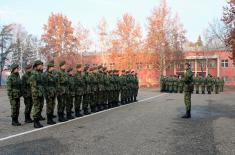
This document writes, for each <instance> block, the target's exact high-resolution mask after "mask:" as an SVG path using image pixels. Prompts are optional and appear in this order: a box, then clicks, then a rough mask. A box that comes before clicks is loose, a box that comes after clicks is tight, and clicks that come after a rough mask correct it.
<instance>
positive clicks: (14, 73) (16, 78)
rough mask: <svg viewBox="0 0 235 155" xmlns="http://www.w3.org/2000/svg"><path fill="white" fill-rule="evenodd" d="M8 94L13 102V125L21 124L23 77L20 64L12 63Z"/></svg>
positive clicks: (11, 102) (8, 79)
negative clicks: (21, 77)
mask: <svg viewBox="0 0 235 155" xmlns="http://www.w3.org/2000/svg"><path fill="white" fill-rule="evenodd" d="M7 94H8V97H9V100H10V104H11V118H12V125H13V126H20V125H21V123H19V121H18V117H19V111H20V97H21V79H20V75H19V65H17V64H12V65H11V74H10V75H9V76H8V78H7Z"/></svg>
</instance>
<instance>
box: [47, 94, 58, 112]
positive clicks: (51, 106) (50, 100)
mask: <svg viewBox="0 0 235 155" xmlns="http://www.w3.org/2000/svg"><path fill="white" fill-rule="evenodd" d="M55 98H56V97H55V96H52V97H46V113H47V115H53V114H54V110H55Z"/></svg>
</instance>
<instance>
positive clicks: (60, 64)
mask: <svg viewBox="0 0 235 155" xmlns="http://www.w3.org/2000/svg"><path fill="white" fill-rule="evenodd" d="M59 66H60V69H61V70H65V69H66V62H65V61H64V60H62V61H60V63H59Z"/></svg>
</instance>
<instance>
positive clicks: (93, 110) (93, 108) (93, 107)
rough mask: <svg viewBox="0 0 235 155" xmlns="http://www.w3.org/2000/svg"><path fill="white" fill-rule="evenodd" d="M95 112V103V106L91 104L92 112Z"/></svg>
mask: <svg viewBox="0 0 235 155" xmlns="http://www.w3.org/2000/svg"><path fill="white" fill-rule="evenodd" d="M95 112H96V110H95V106H94V105H93V106H91V113H95Z"/></svg>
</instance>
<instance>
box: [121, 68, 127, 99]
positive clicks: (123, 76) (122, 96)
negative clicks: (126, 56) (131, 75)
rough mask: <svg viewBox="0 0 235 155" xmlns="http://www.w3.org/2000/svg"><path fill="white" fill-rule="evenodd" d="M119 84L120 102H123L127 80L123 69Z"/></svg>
mask: <svg viewBox="0 0 235 155" xmlns="http://www.w3.org/2000/svg"><path fill="white" fill-rule="evenodd" d="M120 85H121V103H122V104H125V103H126V102H127V101H126V90H127V81H126V75H125V70H123V71H122V75H121V76H120Z"/></svg>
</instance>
